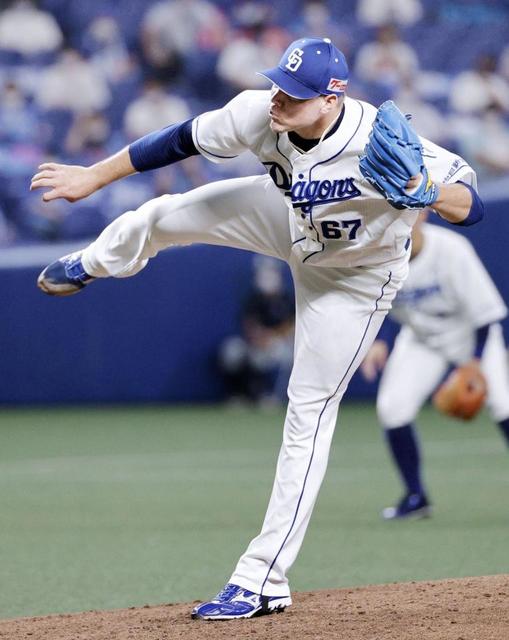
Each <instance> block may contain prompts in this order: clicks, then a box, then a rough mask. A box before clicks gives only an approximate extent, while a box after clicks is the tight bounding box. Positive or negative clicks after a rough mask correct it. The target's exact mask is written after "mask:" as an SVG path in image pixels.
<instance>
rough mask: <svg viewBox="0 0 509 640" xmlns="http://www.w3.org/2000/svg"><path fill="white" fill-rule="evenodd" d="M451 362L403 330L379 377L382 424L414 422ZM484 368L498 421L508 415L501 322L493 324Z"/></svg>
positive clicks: (508, 385)
mask: <svg viewBox="0 0 509 640" xmlns="http://www.w3.org/2000/svg"><path fill="white" fill-rule="evenodd" d="M465 348H466V349H468V345H466V346H465ZM470 358H471V353H468V352H465V353H464V358H463V361H467V360H469V359H470ZM449 366H450V363H449V362H448V361H447V359H446V358H445V357H444V356H443V355H442V354H441V353H439V352H438V351H433V350H432V349H430V348H429V347H427V346H426V345H424V344H423V343H421V342H418V341H417V340H416V339H415V338H414V337H413V335H412V333H411V332H410V331H405V330H402V331H401V332H400V333H399V335H398V337H397V338H396V341H395V343H394V348H393V350H392V352H391V355H390V356H389V359H388V360H387V364H386V366H385V369H384V372H383V374H382V379H381V380H380V387H379V390H378V397H377V413H378V419H379V421H380V424H381V425H382V426H383V427H384V428H386V429H392V428H397V427H401V426H403V425H405V424H409V423H411V422H413V421H414V420H415V419H416V417H417V414H418V413H419V411H420V409H421V407H422V406H423V404H424V403H425V402H426V400H427V399H428V398H429V396H430V395H431V394H432V393H433V392H434V391H435V389H436V388H437V386H438V384H439V382H440V381H441V380H442V378H443V376H444V374H445V373H446V371H447V369H448V368H449ZM481 368H482V371H483V373H484V375H485V376H486V381H487V385H488V397H487V400H486V404H487V407H488V410H489V412H490V415H491V416H492V418H493V420H495V421H496V422H500V421H501V420H505V419H506V418H509V366H508V360H507V350H506V346H505V343H504V336H503V333H502V327H501V325H500V324H494V325H492V326H491V327H490V330H489V333H488V338H487V340H486V346H485V348H484V353H483V356H482V361H481Z"/></svg>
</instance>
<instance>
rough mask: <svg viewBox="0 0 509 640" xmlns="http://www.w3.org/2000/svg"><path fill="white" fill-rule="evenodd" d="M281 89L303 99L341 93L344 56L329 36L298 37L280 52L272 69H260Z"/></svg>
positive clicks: (344, 82)
mask: <svg viewBox="0 0 509 640" xmlns="http://www.w3.org/2000/svg"><path fill="white" fill-rule="evenodd" d="M259 75H261V76H264V77H265V78H268V79H269V80H270V81H271V82H273V83H274V84H275V85H276V86H278V87H279V88H280V89H281V91H284V93H287V94H288V95H289V96H292V97H293V98H298V99H299V100H307V99H308V98H316V97H317V96H323V95H343V93H344V92H345V89H346V85H347V82H348V65H347V64H346V60H345V56H344V55H343V54H342V53H341V51H340V50H339V49H337V48H336V47H335V46H334V45H333V44H332V42H331V41H330V40H329V38H301V39H300V40H295V42H292V44H291V45H290V46H289V47H288V49H287V50H286V51H285V52H284V54H283V57H282V58H281V60H280V61H279V64H278V66H277V67H274V69H266V70H265V71H260V72H259Z"/></svg>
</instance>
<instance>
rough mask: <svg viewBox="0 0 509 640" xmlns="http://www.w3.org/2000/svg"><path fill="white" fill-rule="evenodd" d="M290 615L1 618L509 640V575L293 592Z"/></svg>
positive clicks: (230, 634)
mask: <svg viewBox="0 0 509 640" xmlns="http://www.w3.org/2000/svg"><path fill="white" fill-rule="evenodd" d="M293 600H294V603H293V606H292V607H290V608H288V609H287V610H286V611H285V612H284V613H281V614H273V615H270V616H263V617H260V618H254V619H251V620H236V621H233V622H232V621H229V622H203V621H195V620H191V618H190V615H189V613H190V609H191V608H192V605H193V603H190V604H164V605H159V606H148V605H147V606H145V607H142V608H130V609H119V610H114V611H87V612H85V613H74V614H60V615H53V616H44V617H35V618H16V619H11V620H1V621H0V638H2V640H3V639H5V640H7V639H8V640H21V639H29V640H170V639H173V638H183V639H184V640H198V638H199V639H204V638H206V639H207V640H217V639H222V638H225V639H226V638H227V639H228V640H231V639H232V638H235V639H237V638H251V639H256V638H259V639H265V638H268V639H269V638H277V639H278V640H300V639H301V638H313V639H316V640H320V639H322V638H327V639H328V638H331V639H332V638H335V639H337V640H361V639H362V640H428V639H429V638H432V639H436V640H508V639H509V575H496V576H484V577H480V578H462V579H458V580H438V581H433V582H409V583H397V584H396V583H394V584H386V585H373V586H368V587H362V588H352V589H337V590H334V591H314V592H309V593H304V592H303V593H296V594H294V595H293Z"/></svg>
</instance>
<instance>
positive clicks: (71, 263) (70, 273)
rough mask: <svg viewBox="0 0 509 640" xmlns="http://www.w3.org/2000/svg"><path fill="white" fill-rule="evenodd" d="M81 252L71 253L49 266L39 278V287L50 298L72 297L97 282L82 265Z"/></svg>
mask: <svg viewBox="0 0 509 640" xmlns="http://www.w3.org/2000/svg"><path fill="white" fill-rule="evenodd" d="M81 254H82V252H81V251H76V252H74V253H70V254H69V255H67V256H63V258H59V259H58V260H55V262H52V263H51V264H50V265H48V266H47V267H46V268H45V269H44V270H43V271H42V272H41V274H40V275H39V277H38V278H37V286H38V287H39V289H41V291H44V293H47V294H48V295H49V296H72V295H73V294H74V293H78V291H81V290H82V289H83V288H84V287H85V286H86V285H87V284H88V283H89V282H91V281H92V280H95V278H93V277H92V276H89V275H88V273H87V272H86V271H85V269H84V268H83V265H82V264H81Z"/></svg>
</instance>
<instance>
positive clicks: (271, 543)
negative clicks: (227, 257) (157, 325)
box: [83, 176, 407, 596]
mask: <svg viewBox="0 0 509 640" xmlns="http://www.w3.org/2000/svg"><path fill="white" fill-rule="evenodd" d="M289 215H290V214H289V211H288V207H287V205H286V204H285V202H284V200H283V198H282V196H281V195H280V193H279V191H278V190H277V189H276V187H275V186H274V185H273V183H272V181H271V180H270V178H268V177H267V176H256V177H249V178H240V179H235V180H226V181H222V182H216V183H212V184H209V185H205V186H203V187H200V188H198V189H195V190H193V191H190V192H188V193H185V194H181V195H167V196H162V197H160V198H157V199H155V200H151V201H149V202H147V203H145V204H144V205H142V206H141V207H140V208H139V209H138V210H137V211H130V212H127V213H125V214H124V215H122V216H121V217H119V218H118V219H117V220H115V221H114V222H113V223H112V224H111V225H109V226H108V227H107V228H106V229H105V230H104V231H103V233H102V234H101V235H100V236H99V238H98V239H97V240H96V241H95V242H93V243H92V244H91V245H90V246H89V247H88V248H87V249H86V250H85V252H84V254H83V266H84V267H85V270H86V271H87V272H88V273H89V274H90V275H93V276H96V277H106V276H114V277H127V276H131V275H134V274H135V273H137V272H138V271H140V270H141V269H143V267H144V266H145V265H146V264H147V262H148V260H149V259H150V258H153V257H154V256H155V255H156V254H157V253H158V251H160V250H161V249H164V248H166V247H169V246H171V245H183V244H190V243H193V242H200V243H208V244H215V245H225V246H230V247H237V248H242V249H247V250H250V251H256V252H258V253H262V254H266V255H269V256H273V257H276V258H280V259H282V260H285V261H287V262H288V263H289V265H290V268H291V270H292V274H293V278H294V283H295V293H296V329H295V331H296V333H295V359H294V366H293V371H292V375H291V378H290V382H289V387H288V396H289V404H288V410H287V415H286V420H285V425H284V433H283V444H282V447H281V451H280V454H279V459H278V463H277V470H276V478H275V481H274V486H273V490H272V495H271V498H270V502H269V506H268V509H267V513H266V516H265V520H264V522H263V526H262V530H261V532H260V534H259V535H258V536H257V537H256V538H254V539H253V540H252V541H251V543H250V544H249V546H248V548H247V550H246V552H245V553H244V555H243V556H242V557H241V558H240V560H239V562H238V564H237V567H236V569H235V571H234V573H233V575H232V576H231V579H230V581H231V582H233V583H235V584H237V585H240V586H242V587H244V588H247V589H250V590H251V591H254V592H256V593H263V594H264V595H268V596H285V595H288V594H289V586H288V581H287V577H286V576H287V572H288V570H289V568H290V567H291V565H292V563H293V562H294V560H295V558H296V556H297V553H298V551H299V549H300V546H301V544H302V540H303V538H304V534H305V532H306V528H307V525H308V522H309V519H310V517H311V512H312V510H313V506H314V504H315V501H316V498H317V495H318V491H319V488H320V485H321V482H322V479H323V476H324V474H325V470H326V467H327V460H328V455H329V448H330V444H331V439H332V435H333V432H334V428H335V424H336V418H337V412H338V405H339V402H340V400H341V398H342V396H343V394H344V392H345V390H346V388H347V385H348V383H349V381H350V378H351V377H352V375H353V373H354V371H355V370H356V369H357V367H358V365H359V364H360V363H361V362H362V360H363V358H364V356H365V355H366V352H367V351H368V349H369V347H370V345H371V343H372V342H373V340H374V338H375V336H376V334H377V332H378V330H379V328H380V325H381V323H382V321H383V318H384V317H385V315H386V314H387V311H388V310H389V308H390V306H391V301H392V299H393V298H394V296H395V294H396V292H397V290H398V289H399V287H400V286H401V283H402V280H403V279H404V277H405V276H406V269H407V265H406V260H401V261H400V263H398V264H396V265H394V264H393V265H392V266H391V268H383V267H382V268H381V267H377V268H367V267H358V268H330V267H318V266H312V265H311V264H309V262H310V261H309V262H306V263H303V262H302V260H303V257H305V256H303V255H302V254H299V253H296V252H293V251H292V239H291V236H290V230H289V229H290V222H289ZM169 275H170V276H171V274H169Z"/></svg>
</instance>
